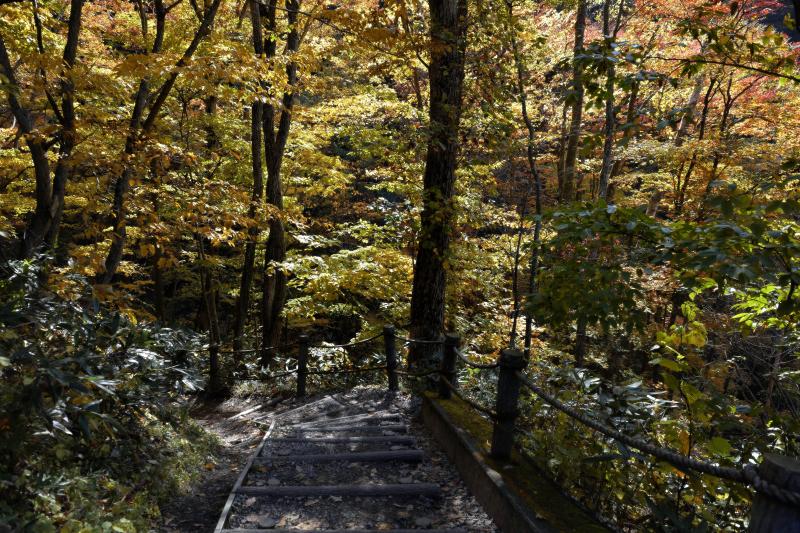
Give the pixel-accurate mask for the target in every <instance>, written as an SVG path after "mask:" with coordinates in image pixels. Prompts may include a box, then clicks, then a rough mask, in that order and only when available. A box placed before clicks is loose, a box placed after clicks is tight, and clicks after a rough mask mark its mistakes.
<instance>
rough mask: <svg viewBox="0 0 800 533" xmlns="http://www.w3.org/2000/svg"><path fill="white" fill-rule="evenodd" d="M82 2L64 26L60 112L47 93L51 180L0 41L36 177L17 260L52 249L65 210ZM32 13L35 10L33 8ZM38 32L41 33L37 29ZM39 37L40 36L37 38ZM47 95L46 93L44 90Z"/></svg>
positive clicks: (0, 63)
mask: <svg viewBox="0 0 800 533" xmlns="http://www.w3.org/2000/svg"><path fill="white" fill-rule="evenodd" d="M83 5H84V0H73V1H72V2H70V12H69V19H68V22H67V39H66V43H65V45H64V52H63V55H62V58H63V65H64V66H63V68H62V69H61V72H60V77H61V85H60V91H61V110H60V111H59V110H58V106H57V104H56V103H55V101H54V100H53V99H52V98H51V96H50V93H49V92H48V93H47V95H48V100H49V101H50V104H51V107H52V108H53V111H54V112H55V114H56V118H57V119H58V121H59V122H60V126H61V128H60V131H59V133H58V136H59V151H58V161H57V163H56V168H55V172H54V175H53V177H52V181H51V176H50V163H49V161H48V159H47V147H46V146H45V145H44V144H43V142H42V141H41V140H39V139H38V138H37V136H36V135H32V134H33V130H34V123H33V120H32V118H31V114H30V111H29V110H27V109H25V108H24V107H22V104H21V103H20V101H19V100H18V99H17V96H18V94H19V84H18V83H17V80H16V76H15V74H14V68H13V66H12V63H11V59H10V57H9V55H8V50H7V49H6V46H5V42H4V41H3V40H2V39H1V38H0V67H2V73H3V75H4V76H5V78H6V85H7V86H8V88H7V91H8V92H7V94H8V103H9V107H10V108H11V112H12V114H13V115H14V118H15V119H16V120H17V124H18V125H19V129H20V131H21V132H22V133H23V134H24V135H25V138H26V143H27V145H28V149H29V150H30V153H31V160H32V162H33V168H34V177H35V180H34V181H35V198H36V208H35V210H34V213H33V216H32V217H31V220H30V221H29V222H28V225H27V227H26V228H25V231H24V233H23V235H22V238H21V241H20V253H19V255H20V257H22V258H28V257H30V256H31V255H32V254H33V253H34V252H35V251H36V250H38V249H39V248H40V246H41V245H42V244H47V245H48V246H52V245H53V243H55V240H56V236H57V235H58V227H59V225H60V223H61V215H62V213H63V210H64V196H65V194H66V183H67V180H68V179H69V171H70V158H71V156H72V152H73V150H74V148H75V129H76V127H75V103H74V102H75V94H74V93H75V85H74V83H73V82H72V72H71V71H72V68H73V67H74V66H75V60H76V57H77V54H78V42H79V37H80V31H81V20H82V15H83ZM34 9H35V6H34ZM34 18H35V22H36V23H37V26H39V24H40V23H39V20H38V15H37V13H36V11H34ZM39 31H40V29H39ZM38 35H39V36H40V35H41V34H40V33H39V34H38ZM39 50H40V52H41V51H43V44H42V42H41V38H39ZM45 91H46V92H47V89H46V88H45Z"/></svg>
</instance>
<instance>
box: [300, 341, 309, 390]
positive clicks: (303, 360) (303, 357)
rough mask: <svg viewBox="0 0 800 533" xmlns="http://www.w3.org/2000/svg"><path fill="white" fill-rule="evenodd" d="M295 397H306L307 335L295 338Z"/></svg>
mask: <svg viewBox="0 0 800 533" xmlns="http://www.w3.org/2000/svg"><path fill="white" fill-rule="evenodd" d="M297 343H298V345H299V348H298V351H297V397H298V398H302V397H304V396H305V395H306V378H307V377H308V335H300V336H299V337H297Z"/></svg>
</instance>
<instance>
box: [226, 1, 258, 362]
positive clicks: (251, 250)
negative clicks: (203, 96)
mask: <svg viewBox="0 0 800 533" xmlns="http://www.w3.org/2000/svg"><path fill="white" fill-rule="evenodd" d="M250 20H251V22H252V26H253V52H255V54H256V56H258V57H261V56H262V55H263V54H264V41H263V39H264V37H263V35H262V32H261V13H260V11H259V4H258V2H256V1H255V0H251V1H250ZM263 108H264V106H263V104H262V102H261V101H260V100H257V101H255V102H253V105H252V108H251V115H250V155H251V161H252V173H253V192H252V194H251V196H250V208H249V210H248V216H249V217H250V218H251V219H255V217H256V214H257V212H258V205H259V204H260V203H261V198H262V197H263V195H264V168H263V164H262V159H263V154H262V151H261V128H262V127H263V125H262V122H263ZM257 238H258V226H255V225H254V226H252V227H250V228H249V229H248V231H247V243H246V244H245V249H244V264H243V265H242V280H241V284H240V286H239V299H238V300H237V302H236V316H235V317H234V324H233V349H234V352H235V353H234V354H233V358H234V364H235V365H236V366H239V365H240V364H241V353H240V352H239V351H240V350H242V348H243V347H244V346H243V343H242V335H243V333H244V326H245V323H246V322H247V311H248V309H249V307H250V289H251V287H252V284H253V271H254V268H255V263H256V239H257Z"/></svg>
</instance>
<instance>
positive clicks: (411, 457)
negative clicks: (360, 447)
mask: <svg viewBox="0 0 800 533" xmlns="http://www.w3.org/2000/svg"><path fill="white" fill-rule="evenodd" d="M423 458H424V454H423V452H422V450H394V451H385V452H354V453H316V454H308V455H283V456H281V455H268V456H262V457H256V458H255V460H254V462H255V463H262V464H263V463H271V462H275V461H280V462H295V463H327V462H333V461H343V462H348V463H361V462H377V461H407V462H419V461H422V459H423Z"/></svg>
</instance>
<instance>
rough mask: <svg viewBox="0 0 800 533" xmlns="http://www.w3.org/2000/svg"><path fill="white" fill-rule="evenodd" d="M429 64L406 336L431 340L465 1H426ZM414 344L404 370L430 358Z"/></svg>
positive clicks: (457, 110)
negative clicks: (417, 226)
mask: <svg viewBox="0 0 800 533" xmlns="http://www.w3.org/2000/svg"><path fill="white" fill-rule="evenodd" d="M429 6H430V17H431V29H430V36H431V51H430V55H431V59H430V67H429V76H430V82H429V85H430V105H429V117H430V123H429V138H428V152H427V156H426V159H425V176H424V180H423V193H422V217H421V219H422V220H421V222H422V223H421V226H420V236H419V246H418V249H417V257H416V262H415V270H414V282H413V288H412V293H411V334H412V335H413V336H414V337H416V338H421V339H428V340H432V339H437V338H438V337H439V336H440V335H441V334H442V332H443V330H444V312H445V288H446V279H447V273H446V266H445V264H446V262H447V259H448V253H449V250H448V248H449V244H450V232H451V230H452V227H451V226H452V223H453V220H454V213H453V190H454V186H455V177H456V175H455V172H456V156H457V153H458V130H459V121H460V118H461V100H462V92H463V83H464V55H465V51H466V29H467V1H466V0H430V2H429ZM432 346H434V345H430V344H414V345H412V346H411V351H410V353H409V365H410V366H415V365H419V366H424V365H425V364H426V363H429V362H430V359H432V358H433V357H434V354H435V352H436V350H435V349H432Z"/></svg>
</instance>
